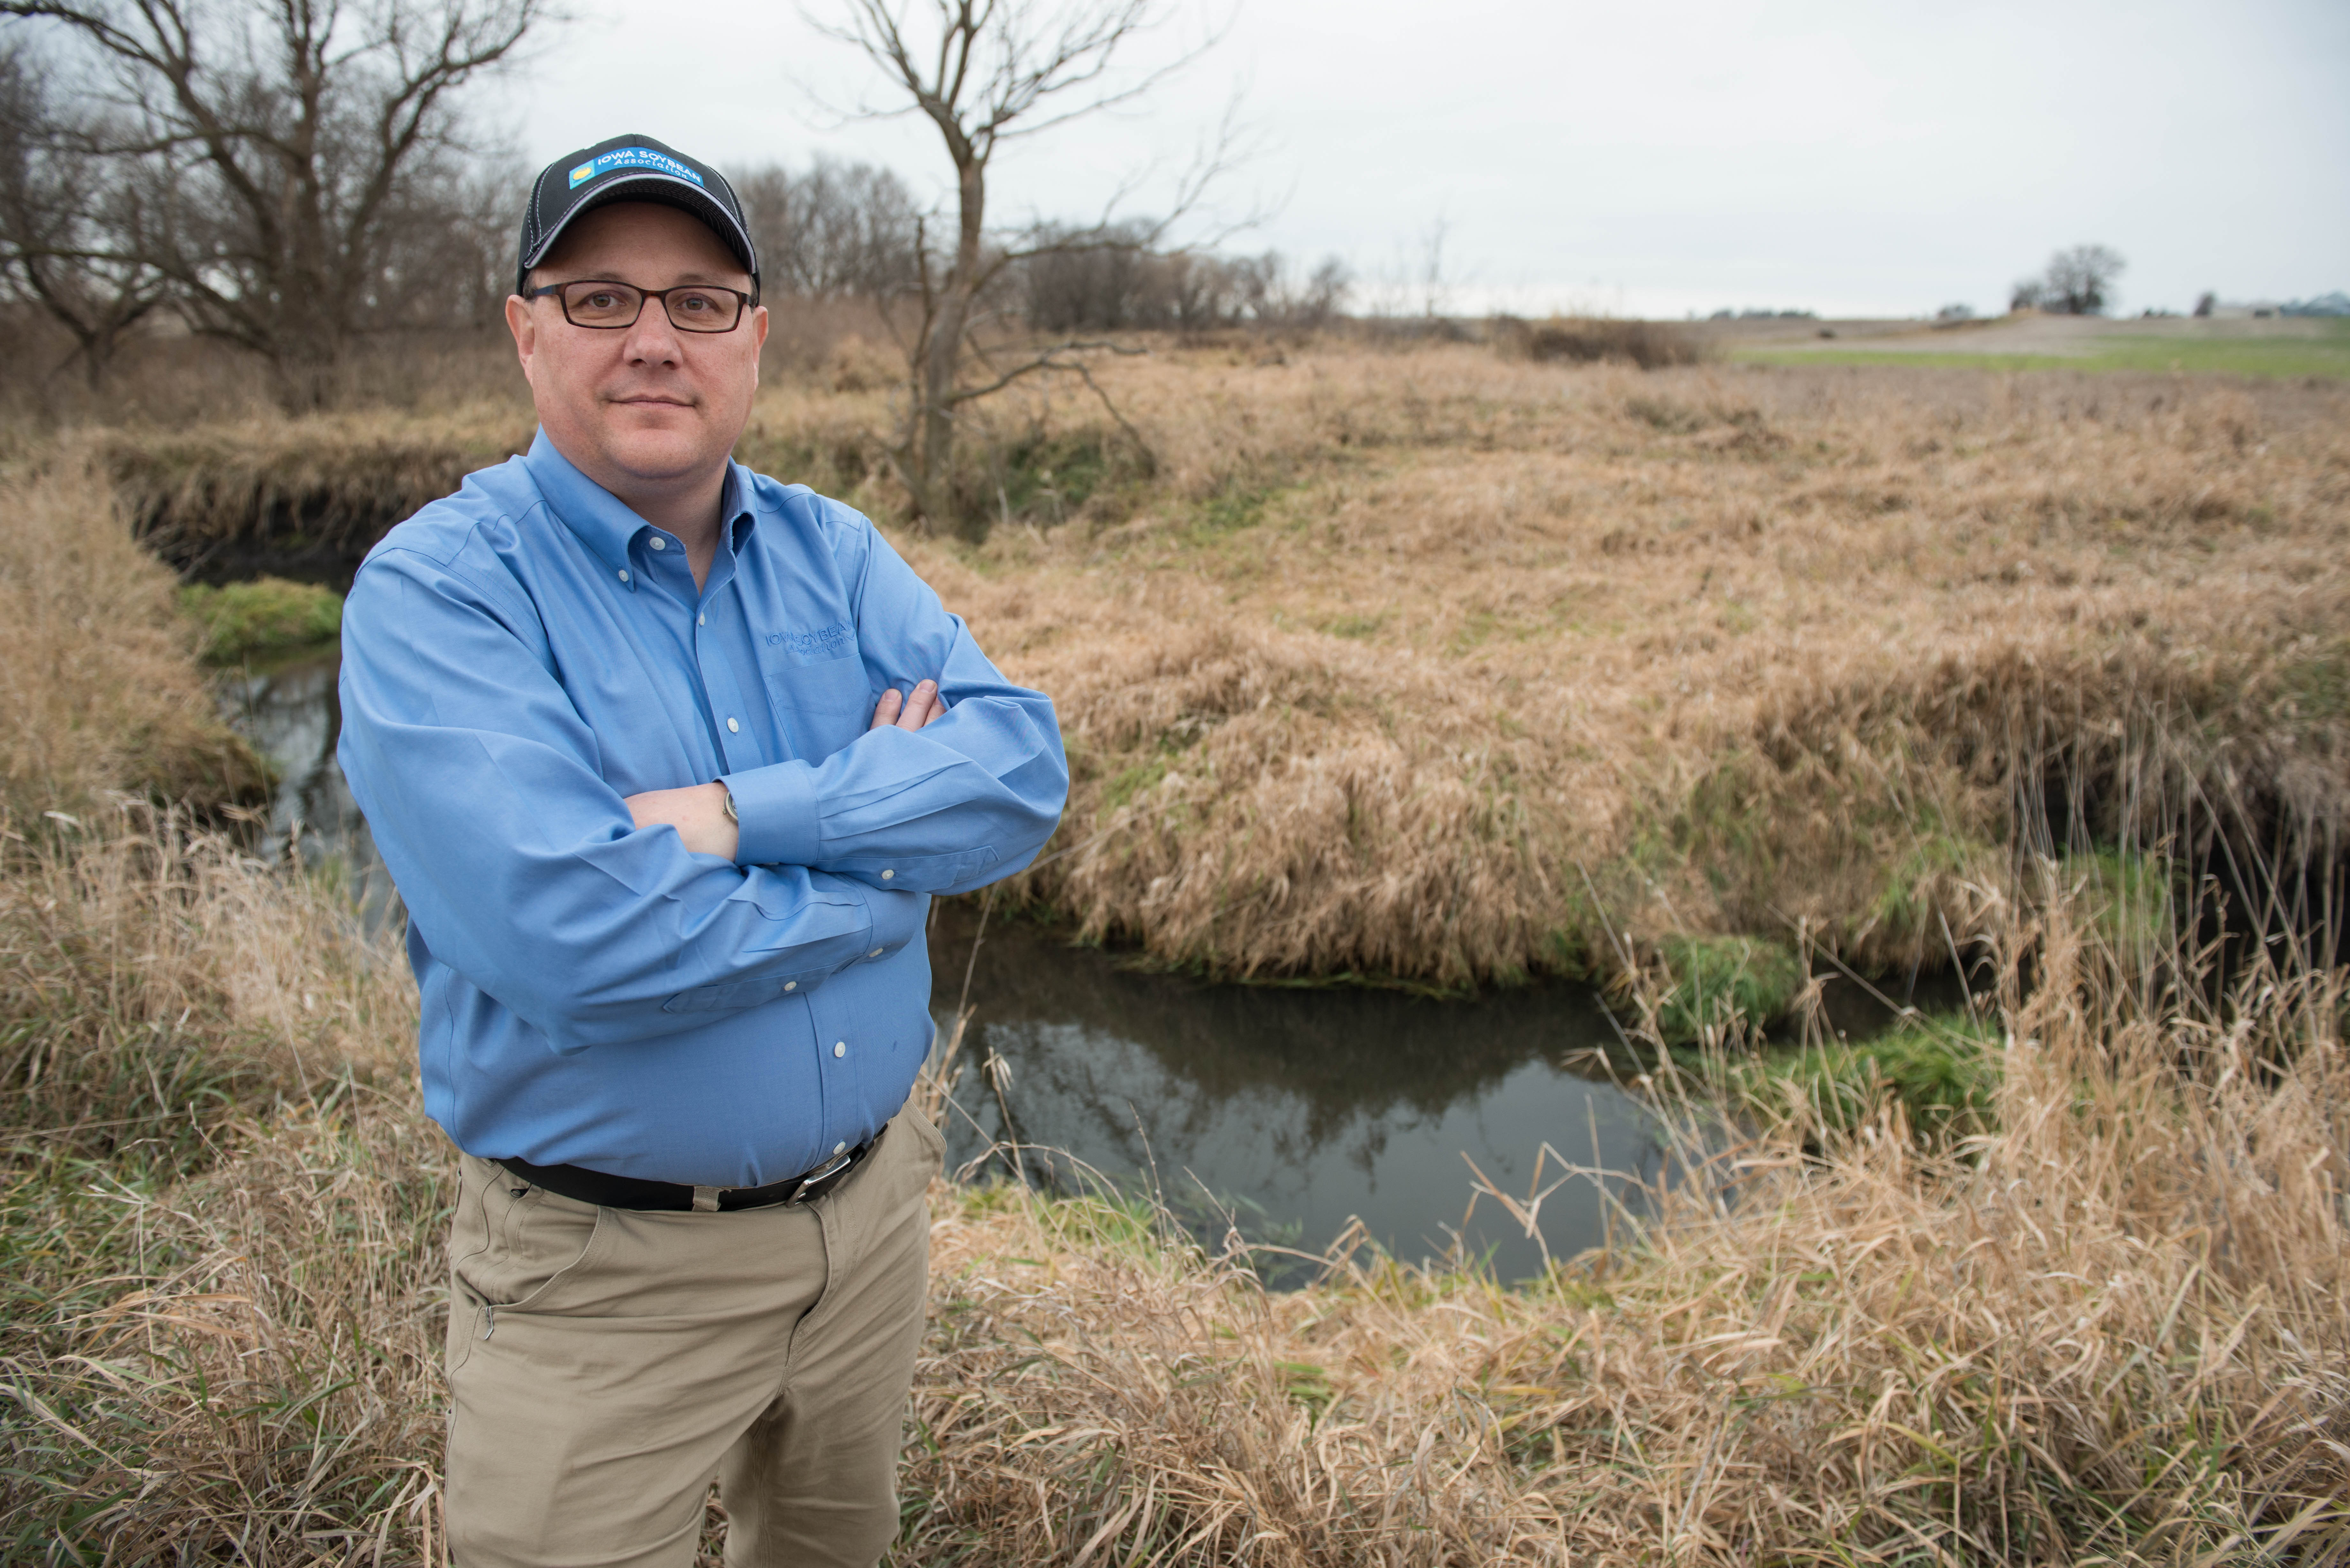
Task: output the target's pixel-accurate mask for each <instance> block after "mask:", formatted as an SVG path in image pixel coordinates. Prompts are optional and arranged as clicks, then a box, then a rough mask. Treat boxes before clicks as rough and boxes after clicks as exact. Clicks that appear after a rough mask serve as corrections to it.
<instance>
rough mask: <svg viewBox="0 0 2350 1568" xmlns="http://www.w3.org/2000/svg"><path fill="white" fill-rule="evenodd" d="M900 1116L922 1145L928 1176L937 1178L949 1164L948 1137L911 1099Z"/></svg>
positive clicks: (900, 1112)
mask: <svg viewBox="0 0 2350 1568" xmlns="http://www.w3.org/2000/svg"><path fill="white" fill-rule="evenodd" d="M898 1116H899V1119H900V1120H902V1121H903V1122H905V1123H906V1125H907V1126H908V1127H910V1129H911V1130H912V1131H913V1134H914V1137H915V1139H916V1141H918V1142H919V1143H920V1145H921V1147H922V1151H923V1159H924V1163H925V1165H926V1167H927V1168H928V1174H929V1175H930V1176H936V1175H938V1174H939V1173H940V1172H941V1171H942V1170H944V1169H945V1168H946V1163H947V1135H946V1134H944V1133H942V1132H941V1131H940V1130H939V1129H938V1127H936V1126H935V1125H933V1124H932V1122H931V1118H930V1117H928V1116H924V1115H923V1114H922V1113H921V1110H920V1107H918V1106H916V1105H915V1104H914V1102H913V1101H912V1100H908V1101H907V1102H906V1105H905V1108H904V1109H902V1110H900V1111H899V1113H898ZM926 1184H927V1179H926Z"/></svg>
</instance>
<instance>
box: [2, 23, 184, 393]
mask: <svg viewBox="0 0 2350 1568" xmlns="http://www.w3.org/2000/svg"><path fill="white" fill-rule="evenodd" d="M98 139H99V138H98V136H97V134H96V133H94V132H93V131H92V130H91V129H90V128H89V127H88V126H87V125H83V124H77V123H74V122H72V121H70V120H68V119H67V118H66V116H65V112H64V111H63V110H62V109H61V108H60V106H59V105H58V104H57V102H56V95H55V94H54V93H53V92H52V90H51V89H50V86H49V84H48V82H47V79H46V78H44V76H43V75H42V74H41V72H40V71H39V70H38V69H37V68H36V65H35V63H34V62H32V61H29V60H27V59H26V57H25V55H24V52H23V51H22V50H20V49H15V48H11V49H9V50H7V51H6V52H5V53H0V286H5V290H6V292H7V293H9V294H12V295H14V296H17V297H18V298H21V299H23V300H25V301H26V302H28V303H30V304H32V305H34V306H38V307H39V308H40V310H41V311H42V312H43V313H45V314H46V315H47V316H48V317H50V318H51V319H52V320H54V321H56V322H57V324H58V325H60V326H62V327H64V328H65V329H66V330H67V331H68V333H70V334H71V335H72V337H73V340H74V348H75V358H78V359H80V361H81V363H82V369H83V372H84V373H85V374H86V375H87V376H88V379H89V384H90V386H91V388H92V389H96V388H97V387H99V385H100V384H101V383H102V382H103V381H104V380H105V378H106V370H107V367H108V365H109V363H110V362H111V361H112V359H113V358H114V353H115V349H116V348H117V347H118V346H120V343H121V341H122V338H123V336H124V335H125V334H126V333H128V332H130V331H131V330H132V329H133V328H134V327H137V326H138V324H139V323H140V321H142V320H144V319H145V318H146V317H148V316H150V315H151V314H152V313H153V312H154V310H155V309H156V308H157V307H158V306H161V304H162V303H163V302H164V299H165V297H166V291H167V289H168V282H167V280H166V279H165V278H164V276H163V274H162V272H161V270H160V269H159V268H157V267H156V266H155V265H153V263H152V262H151V261H150V260H149V259H148V251H149V246H148V244H147V241H148V238H149V235H148V229H149V223H148V204H147V202H145V200H144V199H143V198H144V194H145V193H144V192H141V191H140V189H139V188H138V187H137V185H136V184H135V183H133V182H130V181H127V180H125V179H123V178H122V172H123V171H121V170H120V169H119V168H117V167H115V166H114V165H113V164H112V163H111V162H110V161H109V160H107V159H104V158H102V157H99V156H97V155H95V154H94V153H93V152H92V151H90V148H91V146H92V144H93V141H94V140H98ZM68 363H70V361H68Z"/></svg>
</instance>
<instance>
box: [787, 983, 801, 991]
mask: <svg viewBox="0 0 2350 1568" xmlns="http://www.w3.org/2000/svg"><path fill="white" fill-rule="evenodd" d="M799 988H800V982H799V981H795V980H787V981H784V989H785V991H797V990H798V989H799Z"/></svg>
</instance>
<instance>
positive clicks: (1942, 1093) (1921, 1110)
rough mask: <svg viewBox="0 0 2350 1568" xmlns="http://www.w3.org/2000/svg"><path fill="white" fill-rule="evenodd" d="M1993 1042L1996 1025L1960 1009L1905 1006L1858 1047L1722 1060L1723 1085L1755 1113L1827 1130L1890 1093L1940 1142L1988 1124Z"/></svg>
mask: <svg viewBox="0 0 2350 1568" xmlns="http://www.w3.org/2000/svg"><path fill="white" fill-rule="evenodd" d="M2000 1044H2001V1042H2000V1035H1999V1033H1998V1031H1997V1029H1996V1028H1994V1027H1993V1026H1992V1025H1991V1024H1990V1023H1983V1022H1980V1021H1977V1020H1974V1019H1970V1018H1969V1017H1967V1016H1966V1015H1965V1014H1963V1013H1953V1014H1946V1015H1939V1016H1936V1015H1926V1014H1915V1013H1913V1014H1911V1015H1910V1016H1908V1017H1906V1018H1904V1019H1902V1020H1901V1021H1900V1022H1898V1023H1896V1024H1895V1025H1894V1026H1893V1027H1892V1028H1891V1029H1889V1030H1887V1031H1886V1033H1883V1034H1880V1035H1878V1036H1877V1038H1876V1039H1874V1040H1868V1041H1865V1042H1863V1043H1861V1044H1845V1043H1843V1042H1841V1041H1839V1042H1838V1043H1836V1044H1833V1045H1819V1046H1810V1047H1806V1048H1804V1049H1800V1050H1786V1051H1766V1052H1763V1054H1760V1055H1757V1056H1752V1057H1747V1058H1745V1059H1743V1060H1740V1061H1736V1062H1732V1063H1731V1064H1729V1065H1728V1068H1727V1076H1728V1082H1727V1085H1726V1086H1727V1088H1728V1089H1729V1091H1730V1093H1731V1098H1732V1099H1733V1100H1734V1101H1735V1102H1736V1103H1738V1104H1739V1105H1741V1106H1743V1107H1745V1108H1746V1109H1747V1110H1749V1111H1751V1112H1753V1113H1754V1114H1756V1115H1759V1116H1766V1117H1779V1116H1790V1115H1793V1114H1795V1113H1797V1112H1799V1111H1800V1112H1803V1113H1804V1114H1806V1115H1808V1116H1809V1117H1810V1119H1811V1120H1812V1122H1813V1123H1814V1125H1815V1126H1818V1127H1824V1128H1828V1129H1832V1130H1834V1131H1837V1132H1850V1131H1852V1130H1854V1129H1855V1128H1856V1127H1859V1126H1860V1125H1861V1124H1862V1123H1863V1122H1865V1121H1866V1120H1867V1119H1868V1117H1869V1116H1871V1115H1872V1114H1873V1113H1874V1112H1875V1110H1876V1109H1877V1106H1879V1105H1880V1104H1882V1103H1883V1102H1884V1100H1885V1099H1886V1097H1887V1096H1891V1097H1893V1098H1894V1099H1897V1100H1898V1101H1900V1102H1901V1106H1902V1108H1903V1110H1904V1111H1905V1112H1906V1113H1907V1115H1908V1118H1909V1127H1910V1130H1911V1131H1912V1132H1914V1133H1916V1134H1917V1135H1918V1137H1920V1138H1921V1139H1924V1140H1927V1141H1929V1142H1940V1141H1944V1140H1947V1139H1950V1138H1953V1137H1968V1136H1970V1135H1971V1134H1975V1133H1980V1132H1986V1131H1989V1130H1990V1128H1991V1125H1992V1119H1993V1117H1992V1112H1993V1105H1992V1100H1993V1096H1995V1095H1996V1093H1997V1091H1998V1088H1999V1075H2000V1057H1999V1050H2000Z"/></svg>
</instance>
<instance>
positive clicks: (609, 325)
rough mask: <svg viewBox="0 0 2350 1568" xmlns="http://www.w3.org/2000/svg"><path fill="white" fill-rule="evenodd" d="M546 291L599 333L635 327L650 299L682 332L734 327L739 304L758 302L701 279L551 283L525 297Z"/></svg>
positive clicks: (577, 321) (574, 320)
mask: <svg viewBox="0 0 2350 1568" xmlns="http://www.w3.org/2000/svg"><path fill="white" fill-rule="evenodd" d="M550 294H551V295H553V296H556V299H557V300H559V301H561V303H562V306H563V319H564V320H566V321H568V322H569V323H571V325H572V326H574V327H589V328H592V329H593V330H595V331H598V332H616V331H618V330H619V329H620V328H621V327H634V326H635V325H636V324H637V317H639V316H641V315H643V314H644V309H645V301H646V300H648V299H658V300H660V302H661V308H662V309H663V310H665V311H667V312H669V324H670V325H671V327H676V328H677V329H678V330H679V331H680V332H732V331H733V330H734V328H735V327H737V326H739V325H741V323H742V320H743V306H747V305H755V304H757V303H758V300H757V297H756V296H753V295H748V294H744V293H743V292H742V291H740V290H739V289H732V288H717V287H713V286H711V285H709V284H703V283H688V284H680V285H679V286H677V287H675V288H639V287H638V286H636V285H634V284H631V283H615V282H613V281H611V280H610V279H608V278H583V279H581V280H579V281H577V282H576V283H550V284H548V285H546V286H545V287H544V288H534V289H532V290H530V291H529V292H528V293H527V294H525V295H524V296H523V297H524V298H525V299H538V298H542V297H544V296H546V295H550Z"/></svg>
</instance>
